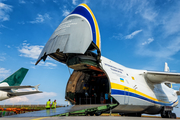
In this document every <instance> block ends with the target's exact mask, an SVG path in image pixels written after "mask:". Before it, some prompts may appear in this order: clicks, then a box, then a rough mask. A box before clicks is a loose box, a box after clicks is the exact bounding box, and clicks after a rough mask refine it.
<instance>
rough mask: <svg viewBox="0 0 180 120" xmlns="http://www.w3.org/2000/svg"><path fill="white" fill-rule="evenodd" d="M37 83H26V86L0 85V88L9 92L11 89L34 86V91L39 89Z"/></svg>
mask: <svg viewBox="0 0 180 120" xmlns="http://www.w3.org/2000/svg"><path fill="white" fill-rule="evenodd" d="M39 85H40V84H39ZM39 85H36V86H30V85H28V86H0V90H1V91H5V92H9V91H11V90H12V89H23V88H35V89H36V91H39V90H38V87H39Z"/></svg>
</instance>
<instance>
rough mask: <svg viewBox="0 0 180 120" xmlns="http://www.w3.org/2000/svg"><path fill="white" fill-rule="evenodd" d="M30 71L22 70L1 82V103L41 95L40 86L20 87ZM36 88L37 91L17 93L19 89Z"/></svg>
mask: <svg viewBox="0 0 180 120" xmlns="http://www.w3.org/2000/svg"><path fill="white" fill-rule="evenodd" d="M27 72H28V69H26V68H20V69H19V70H18V71H16V72H15V73H13V74H12V75H10V76H9V77H8V78H6V79H5V80H3V81H1V82H0V101H1V100H5V99H9V98H12V97H16V96H22V95H29V94H35V93H41V91H39V90H38V86H39V85H36V86H20V84H21V83H22V81H23V79H24V77H25V76H26V74H27ZM24 88H35V89H36V91H27V92H17V90H18V89H24Z"/></svg>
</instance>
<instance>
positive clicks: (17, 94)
mask: <svg viewBox="0 0 180 120" xmlns="http://www.w3.org/2000/svg"><path fill="white" fill-rule="evenodd" d="M35 93H42V91H28V92H8V95H9V96H11V97H15V96H21V95H29V94H35Z"/></svg>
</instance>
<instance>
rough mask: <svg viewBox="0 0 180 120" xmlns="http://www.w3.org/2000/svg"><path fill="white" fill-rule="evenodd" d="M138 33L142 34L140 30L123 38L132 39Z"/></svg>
mask: <svg viewBox="0 0 180 120" xmlns="http://www.w3.org/2000/svg"><path fill="white" fill-rule="evenodd" d="M140 32H142V30H136V31H134V32H133V33H131V34H129V35H127V36H126V37H125V39H132V38H133V37H134V36H135V35H137V34H138V33H140Z"/></svg>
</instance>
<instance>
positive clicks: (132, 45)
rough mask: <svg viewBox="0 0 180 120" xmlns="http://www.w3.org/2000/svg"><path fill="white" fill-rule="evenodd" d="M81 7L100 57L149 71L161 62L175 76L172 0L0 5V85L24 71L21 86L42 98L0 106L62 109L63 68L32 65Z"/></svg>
mask: <svg viewBox="0 0 180 120" xmlns="http://www.w3.org/2000/svg"><path fill="white" fill-rule="evenodd" d="M81 3H86V4H87V5H88V6H89V7H90V8H91V10H92V11H93V13H94V15H95V17H96V19H97V22H98V24H99V29H100V34H101V51H102V55H103V56H105V57H107V58H109V59H112V60H113V61H115V62H118V63H120V64H122V65H124V66H126V67H130V68H134V69H146V70H151V71H152V70H153V71H163V69H164V62H167V63H168V64H169V67H170V70H171V72H180V67H179V65H180V7H179V6H180V1H178V0H149V1H148V0H143V1H142V0H93V1H92V0H91V1H90V0H0V80H3V79H5V78H6V77H7V76H9V75H10V74H12V73H13V72H15V71H16V70H18V69H19V68H20V67H25V68H28V69H29V72H28V74H27V76H26V77H25V79H24V81H23V83H22V85H37V84H41V85H40V88H39V89H40V90H42V91H43V92H44V93H42V94H37V95H29V96H22V97H16V98H13V99H9V100H5V101H1V102H0V104H12V103H13V104H29V103H31V104H38V103H39V104H44V103H45V102H46V101H47V100H48V99H49V98H51V99H52V100H54V99H56V100H57V102H58V103H59V104H67V103H66V102H65V101H64V100H65V98H64V96H65V87H66V83H67V81H68V78H69V76H70V73H69V70H68V68H67V66H65V65H63V64H61V63H59V62H56V61H55V60H52V59H50V58H49V59H48V60H47V61H46V62H45V63H44V62H41V63H40V64H38V65H37V66H35V65H34V63H35V62H36V60H37V57H38V56H39V54H40V52H41V50H42V48H43V46H44V45H45V44H46V42H47V41H48V39H49V38H50V36H51V34H52V33H53V31H54V30H55V29H56V27H57V26H58V25H59V24H60V23H61V22H62V20H63V19H64V18H65V17H66V16H67V15H68V14H69V13H70V12H71V11H72V10H73V9H74V8H75V7H76V6H77V5H78V4H81ZM70 72H72V70H70ZM173 87H174V89H179V87H180V86H179V85H173Z"/></svg>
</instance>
